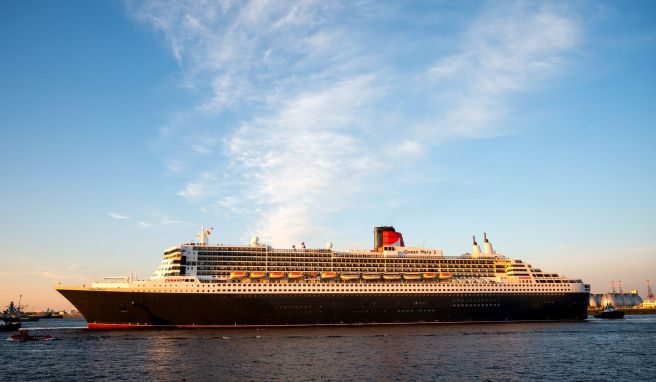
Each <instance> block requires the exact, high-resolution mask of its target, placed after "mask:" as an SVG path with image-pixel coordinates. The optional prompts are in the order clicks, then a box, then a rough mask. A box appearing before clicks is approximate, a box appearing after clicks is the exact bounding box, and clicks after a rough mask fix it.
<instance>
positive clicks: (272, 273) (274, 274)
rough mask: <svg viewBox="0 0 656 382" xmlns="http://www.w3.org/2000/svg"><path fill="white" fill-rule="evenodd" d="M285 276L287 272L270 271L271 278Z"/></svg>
mask: <svg viewBox="0 0 656 382" xmlns="http://www.w3.org/2000/svg"><path fill="white" fill-rule="evenodd" d="M283 277H285V272H269V278H270V279H281V278H283Z"/></svg>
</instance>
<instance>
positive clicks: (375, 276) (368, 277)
mask: <svg viewBox="0 0 656 382" xmlns="http://www.w3.org/2000/svg"><path fill="white" fill-rule="evenodd" d="M362 279H363V280H380V273H364V274H363V275H362Z"/></svg>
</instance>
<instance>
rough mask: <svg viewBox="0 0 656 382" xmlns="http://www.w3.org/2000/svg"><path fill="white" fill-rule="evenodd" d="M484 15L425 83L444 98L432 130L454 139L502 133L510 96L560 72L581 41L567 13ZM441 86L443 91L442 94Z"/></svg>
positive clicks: (527, 9)
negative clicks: (442, 110) (446, 108)
mask: <svg viewBox="0 0 656 382" xmlns="http://www.w3.org/2000/svg"><path fill="white" fill-rule="evenodd" d="M495 5H496V6H494V7H489V8H488V9H486V10H485V11H484V12H483V14H482V15H481V16H479V17H478V18H477V19H476V20H475V21H474V22H473V23H472V25H471V27H470V28H469V30H468V31H467V32H466V33H464V37H463V39H462V42H461V45H460V48H459V49H460V51H459V52H457V53H455V54H452V55H449V56H446V57H443V58H440V59H439V60H438V61H436V62H435V63H434V64H433V65H432V66H431V67H430V68H429V69H428V70H427V71H426V75H425V78H426V79H427V80H428V81H430V83H431V85H429V86H436V87H437V88H438V89H441V90H442V93H443V95H447V96H448V97H444V96H443V97H442V98H441V99H440V102H443V101H444V99H445V98H449V101H447V105H448V106H449V109H450V110H449V111H448V112H446V113H444V115H443V117H442V118H439V119H436V120H435V121H434V123H435V124H434V125H432V126H431V128H432V129H436V130H438V132H439V134H445V133H446V134H447V135H449V136H456V137H477V136H490V135H497V134H499V133H504V132H505V131H504V130H503V129H500V128H499V127H498V124H497V122H499V121H501V120H503V118H504V117H505V116H506V114H507V113H508V110H509V107H510V106H509V104H510V101H509V96H511V95H513V94H515V93H518V92H524V91H529V90H532V89H534V88H539V87H541V86H545V85H544V81H545V80H547V79H549V78H550V77H551V76H553V75H554V73H555V72H557V70H559V69H561V68H562V67H563V66H564V65H565V62H566V56H567V55H568V54H571V53H572V49H573V48H574V47H575V46H576V44H577V43H578V42H579V40H580V30H579V29H580V28H579V26H578V24H577V23H576V20H575V19H574V18H573V17H571V16H570V15H569V14H568V13H567V11H566V10H564V9H557V8H553V7H550V6H549V5H548V4H545V5H540V4H539V5H538V6H537V8H536V6H534V5H531V4H527V3H523V2H517V3H510V4H509V6H501V7H499V6H498V4H495ZM445 86H446V87H447V88H445Z"/></svg>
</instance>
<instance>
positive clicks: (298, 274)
mask: <svg viewBox="0 0 656 382" xmlns="http://www.w3.org/2000/svg"><path fill="white" fill-rule="evenodd" d="M287 277H288V278H290V279H300V278H301V277H303V272H289V273H287Z"/></svg>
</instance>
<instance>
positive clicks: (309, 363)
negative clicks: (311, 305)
mask: <svg viewBox="0 0 656 382" xmlns="http://www.w3.org/2000/svg"><path fill="white" fill-rule="evenodd" d="M24 327H25V328H28V329H30V328H31V330H30V333H32V334H49V335H52V336H53V337H54V339H53V340H50V341H35V342H23V343H20V342H12V341H9V340H6V341H5V340H3V341H0V354H1V355H2V357H1V358H0V378H1V379H2V380H4V381H35V380H50V381H73V380H88V381H92V380H94V381H95V380H139V381H141V380H144V381H173V380H177V381H180V380H182V381H184V380H186V381H198V380H217V381H250V380H255V381H259V380H278V381H301V380H303V381H351V380H366V381H486V380H490V381H527V380H540V381H624V380H626V381H654V380H656V316H655V315H642V316H627V317H626V318H625V319H623V320H599V319H594V318H590V319H589V320H588V321H586V322H567V323H559V322H545V323H542V322H540V323H504V324H434V325H381V326H352V327H311V328H286V329H263V330H258V329H220V330H219V329H216V330H213V329H197V330H146V331H122V330H121V331H89V330H86V329H84V327H85V322H84V320H80V319H50V320H41V321H39V322H30V323H24ZM0 336H2V337H5V338H8V337H9V336H10V333H0ZM0 338H1V337H0Z"/></svg>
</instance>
